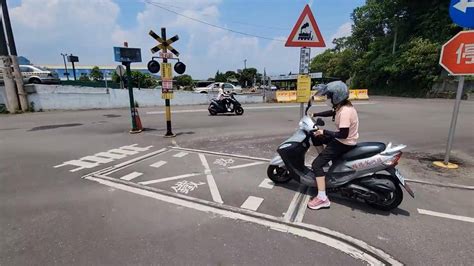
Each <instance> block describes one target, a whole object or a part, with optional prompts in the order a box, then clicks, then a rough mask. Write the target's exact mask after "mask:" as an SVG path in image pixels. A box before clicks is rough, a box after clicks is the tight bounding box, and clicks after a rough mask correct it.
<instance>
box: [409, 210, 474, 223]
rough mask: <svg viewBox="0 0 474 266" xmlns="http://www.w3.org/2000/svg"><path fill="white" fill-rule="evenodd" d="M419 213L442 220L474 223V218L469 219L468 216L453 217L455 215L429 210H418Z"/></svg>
mask: <svg viewBox="0 0 474 266" xmlns="http://www.w3.org/2000/svg"><path fill="white" fill-rule="evenodd" d="M418 213H420V214H425V215H431V216H436V217H441V218H448V219H452V220H458V221H463V222H468V223H474V218H471V217H467V216H460V215H453V214H447V213H442V212H434V211H428V210H423V209H418Z"/></svg>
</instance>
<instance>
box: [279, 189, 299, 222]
mask: <svg viewBox="0 0 474 266" xmlns="http://www.w3.org/2000/svg"><path fill="white" fill-rule="evenodd" d="M300 194H301V193H300V192H299V191H297V192H296V193H295V195H294V196H293V199H292V200H291V202H290V206H288V210H286V212H285V216H284V217H283V221H285V222H289V221H290V219H291V215H293V212H294V211H295V208H296V204H298V198H299V196H300Z"/></svg>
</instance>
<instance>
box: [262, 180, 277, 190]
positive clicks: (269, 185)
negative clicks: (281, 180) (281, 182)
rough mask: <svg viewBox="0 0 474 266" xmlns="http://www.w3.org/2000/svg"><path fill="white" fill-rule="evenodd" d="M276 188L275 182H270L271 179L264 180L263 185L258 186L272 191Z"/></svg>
mask: <svg viewBox="0 0 474 266" xmlns="http://www.w3.org/2000/svg"><path fill="white" fill-rule="evenodd" d="M274 186H275V183H273V181H272V180H270V179H269V178H265V179H263V181H262V183H260V185H258V187H261V188H268V189H272V188H273V187H274Z"/></svg>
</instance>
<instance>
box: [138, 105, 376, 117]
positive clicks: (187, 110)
mask: <svg viewBox="0 0 474 266" xmlns="http://www.w3.org/2000/svg"><path fill="white" fill-rule="evenodd" d="M352 104H355V105H371V104H375V103H374V102H353V103H352ZM313 106H326V105H325V104H315V105H313ZM299 107H300V106H299V105H278V106H250V107H245V109H246V110H265V109H286V108H299ZM195 112H208V110H207V109H194V110H193V109H186V110H176V111H172V112H171V113H173V114H179V113H195ZM164 113H165V111H151V112H146V114H147V115H160V114H164Z"/></svg>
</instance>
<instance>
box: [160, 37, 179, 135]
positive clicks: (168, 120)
mask: <svg viewBox="0 0 474 266" xmlns="http://www.w3.org/2000/svg"><path fill="white" fill-rule="evenodd" d="M161 38H162V39H163V40H166V28H161ZM163 52H164V53H166V52H167V51H166V46H165V49H163ZM163 63H168V59H167V58H163ZM161 80H162V82H163V77H161ZM162 85H163V84H162ZM168 93H169V92H168ZM165 112H166V135H165V137H175V136H176V135H175V134H173V131H172V129H171V104H170V99H165Z"/></svg>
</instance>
